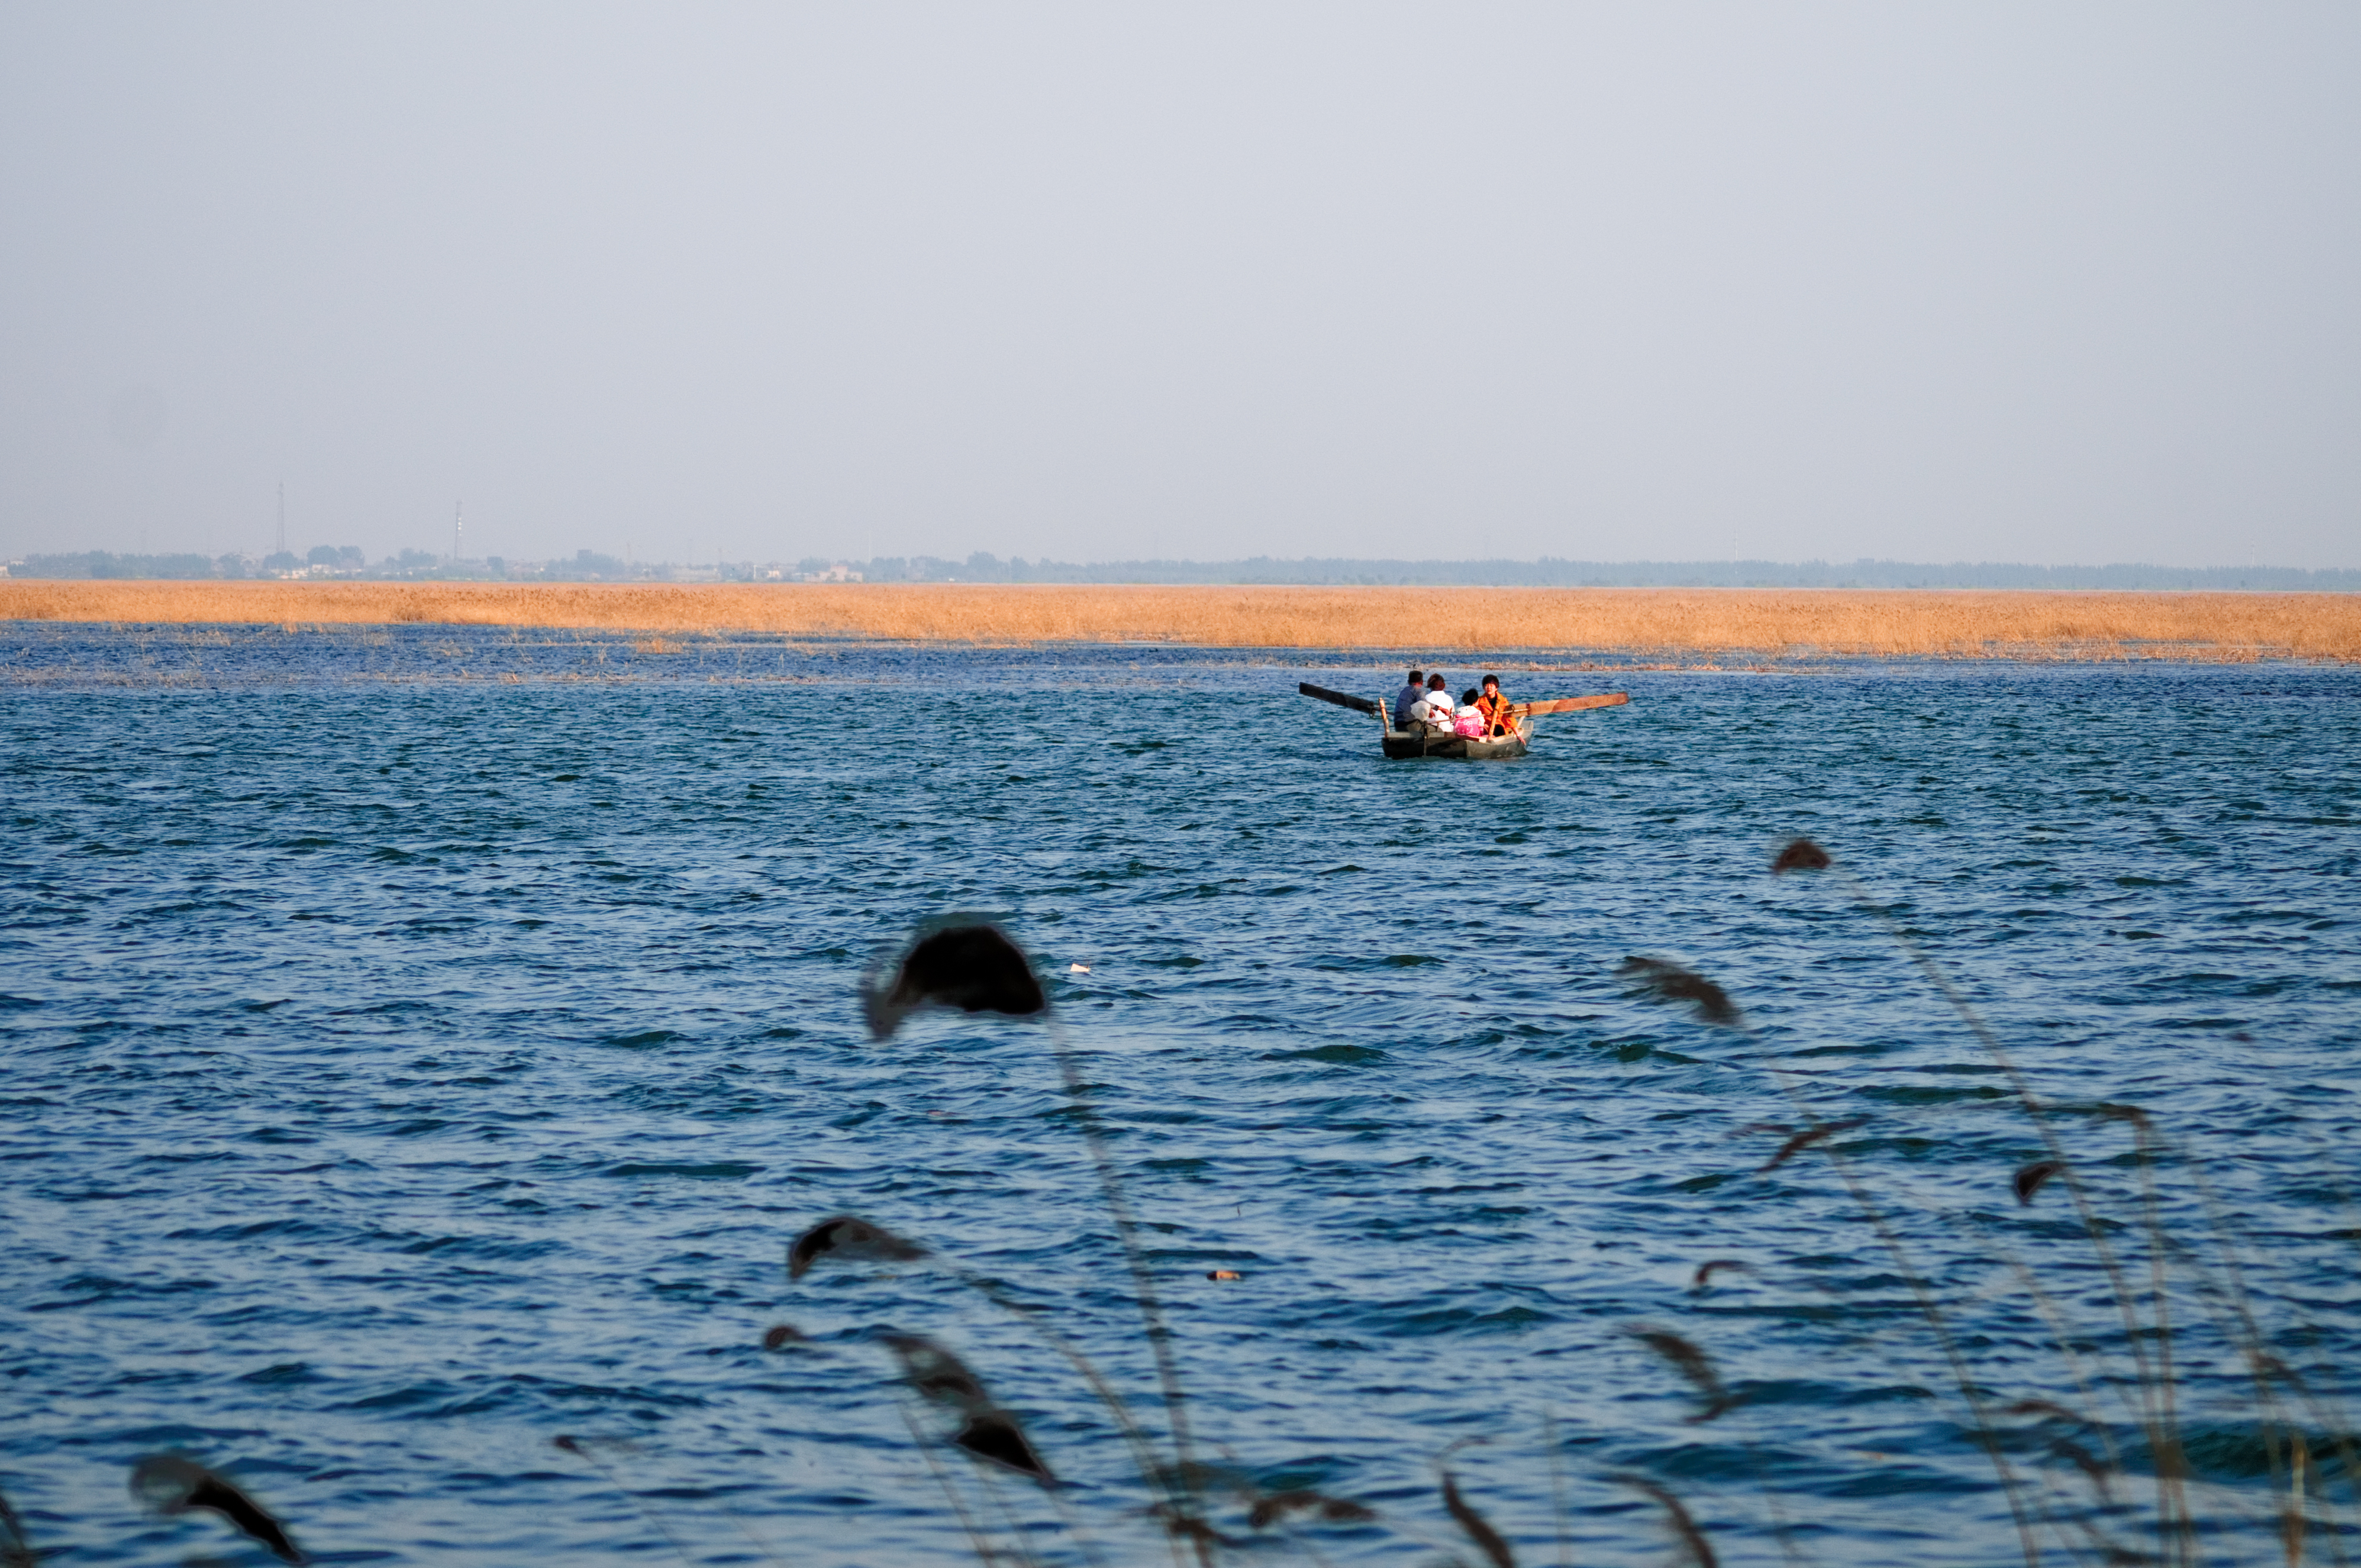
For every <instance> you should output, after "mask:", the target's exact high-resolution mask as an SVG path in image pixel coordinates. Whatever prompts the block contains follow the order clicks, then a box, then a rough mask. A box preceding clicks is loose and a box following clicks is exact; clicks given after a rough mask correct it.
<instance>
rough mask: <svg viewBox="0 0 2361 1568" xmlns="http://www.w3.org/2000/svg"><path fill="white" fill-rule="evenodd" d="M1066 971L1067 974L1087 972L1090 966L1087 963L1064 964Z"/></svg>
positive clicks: (1089, 970)
mask: <svg viewBox="0 0 2361 1568" xmlns="http://www.w3.org/2000/svg"><path fill="white" fill-rule="evenodd" d="M1066 972H1067V973H1068V974H1088V973H1090V972H1091V966H1090V965H1088V964H1068V965H1067V966H1066Z"/></svg>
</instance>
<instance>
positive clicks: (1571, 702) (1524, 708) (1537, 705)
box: [1509, 692, 1631, 718]
mask: <svg viewBox="0 0 2361 1568" xmlns="http://www.w3.org/2000/svg"><path fill="white" fill-rule="evenodd" d="M1630 701H1631V693H1630V692H1600V693H1599V694H1598V696H1561V697H1554V698H1552V699H1551V700H1549V701H1547V702H1517V703H1510V705H1509V711H1510V712H1511V713H1513V714H1515V715H1516V716H1517V717H1518V718H1537V717H1539V716H1540V715H1542V714H1544V713H1579V712H1581V711H1582V710H1583V709H1584V708H1586V707H1622V706H1623V705H1624V704H1625V703H1627V702H1630Z"/></svg>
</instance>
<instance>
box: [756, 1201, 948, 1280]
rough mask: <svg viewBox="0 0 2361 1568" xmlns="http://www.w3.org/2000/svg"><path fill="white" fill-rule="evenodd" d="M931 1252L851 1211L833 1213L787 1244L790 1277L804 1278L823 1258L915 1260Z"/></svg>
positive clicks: (874, 1261)
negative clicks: (849, 1212)
mask: <svg viewBox="0 0 2361 1568" xmlns="http://www.w3.org/2000/svg"><path fill="white" fill-rule="evenodd" d="M926 1255H927V1249H926V1248H925V1247H922V1246H920V1245H918V1244H917V1243H916V1242H906V1241H904V1240H903V1239H902V1238H901V1237H900V1236H897V1235H895V1234H894V1233H893V1232H891V1231H889V1230H886V1229H885V1228H884V1227H883V1226H880V1225H873V1224H871V1223H869V1222H868V1221H866V1220H857V1219H855V1218H853V1217H852V1216H851V1214H831V1215H830V1216H829V1217H828V1218H827V1219H825V1220H822V1221H821V1222H820V1223H818V1224H817V1225H814V1226H813V1227H812V1228H811V1229H810V1230H807V1231H806V1232H805V1233H804V1234H802V1235H799V1236H797V1237H796V1239H795V1243H794V1245H791V1246H789V1247H788V1248H787V1277H788V1278H790V1279H801V1278H802V1277H804V1276H805V1275H806V1274H808V1273H810V1272H811V1266H812V1265H813V1264H815V1263H818V1262H819V1261H820V1259H822V1258H833V1259H835V1260H836V1261H837V1262H840V1263H851V1262H854V1261H856V1260H859V1259H864V1258H865V1259H867V1260H869V1261H871V1262H873V1263H914V1262H916V1261H917V1259H919V1258H922V1257H924V1256H926Z"/></svg>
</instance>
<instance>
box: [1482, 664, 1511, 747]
mask: <svg viewBox="0 0 2361 1568" xmlns="http://www.w3.org/2000/svg"><path fill="white" fill-rule="evenodd" d="M1476 707H1477V711H1478V712H1480V713H1482V714H1483V716H1484V733H1485V734H1487V735H1489V736H1490V737H1492V738H1493V739H1494V740H1499V739H1500V738H1501V737H1502V736H1506V735H1514V734H1515V733H1516V732H1517V716H1516V715H1515V714H1513V713H1511V712H1510V711H1509V699H1508V698H1507V697H1506V696H1502V695H1501V692H1500V677H1499V676H1498V675H1486V676H1485V677H1484V689H1483V691H1482V692H1481V693H1480V694H1479V695H1478V696H1477V698H1476Z"/></svg>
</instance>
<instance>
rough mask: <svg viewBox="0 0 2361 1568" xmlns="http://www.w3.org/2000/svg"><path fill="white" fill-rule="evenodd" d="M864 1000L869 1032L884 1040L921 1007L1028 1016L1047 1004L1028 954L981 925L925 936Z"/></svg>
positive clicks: (864, 994)
mask: <svg viewBox="0 0 2361 1568" xmlns="http://www.w3.org/2000/svg"><path fill="white" fill-rule="evenodd" d="M926 1006H937V1007H956V1008H958V1009H959V1010H960V1011H961V1012H962V1013H1006V1014H1012V1015H1014V1016H1016V1017H1030V1016H1031V1015H1033V1014H1036V1013H1042V1012H1047V1011H1048V1010H1049V996H1048V995H1047V994H1046V993H1044V992H1043V991H1042V990H1041V981H1039V980H1038V978H1036V977H1035V975H1034V973H1033V966H1032V964H1031V963H1030V962H1029V961H1027V959H1026V957H1025V953H1024V950H1023V949H1022V948H1018V947H1017V945H1016V943H1014V942H1012V941H1010V940H1009V939H1008V938H1006V937H1005V936H1003V935H1002V934H1001V932H1000V930H999V928H998V927H994V926H986V925H982V924H974V925H963V926H946V927H943V928H942V929H941V930H939V931H936V932H934V933H933V934H931V935H929V936H927V937H924V938H920V939H919V941H918V943H917V946H916V947H913V948H911V949H910V951H909V953H908V954H907V955H906V957H905V958H904V959H902V962H901V966H900V967H899V968H898V969H897V970H895V974H894V982H893V983H892V984H891V985H888V986H883V987H879V986H870V987H868V988H866V989H865V990H864V991H863V992H862V1008H863V1011H864V1012H866V1013H867V1014H868V1016H869V1029H870V1033H871V1034H873V1035H874V1036H876V1037H877V1038H879V1039H881V1040H882V1039H885V1038H887V1037H888V1036H891V1035H892V1034H893V1033H894V1031H895V1029H897V1028H899V1027H900V1026H901V1024H902V1020H903V1019H904V1018H906V1017H907V1016H909V1015H910V1014H912V1013H914V1012H916V1011H917V1010H918V1009H919V1008H921V1007H926Z"/></svg>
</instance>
